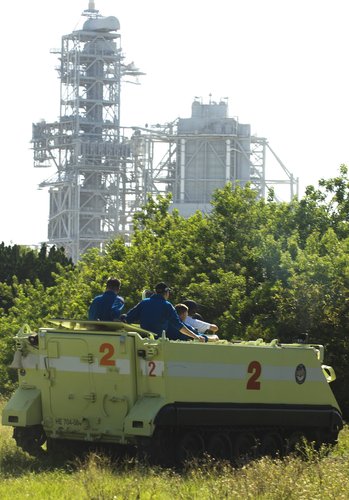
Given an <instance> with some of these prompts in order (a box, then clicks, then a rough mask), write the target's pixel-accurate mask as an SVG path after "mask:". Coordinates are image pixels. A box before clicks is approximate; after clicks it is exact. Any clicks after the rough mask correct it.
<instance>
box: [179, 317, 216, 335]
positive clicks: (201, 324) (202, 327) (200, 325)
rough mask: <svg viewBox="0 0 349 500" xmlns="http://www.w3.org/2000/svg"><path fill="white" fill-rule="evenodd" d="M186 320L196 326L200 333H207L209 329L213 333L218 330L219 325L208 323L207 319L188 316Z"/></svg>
mask: <svg viewBox="0 0 349 500" xmlns="http://www.w3.org/2000/svg"><path fill="white" fill-rule="evenodd" d="M186 322H187V323H188V325H190V326H193V327H194V328H196V329H197V330H198V332H199V333H205V332H206V331H207V330H210V331H211V332H213V333H215V332H217V331H218V326H217V325H214V324H211V323H206V321H201V319H195V318H192V317H190V316H188V317H187V319H186Z"/></svg>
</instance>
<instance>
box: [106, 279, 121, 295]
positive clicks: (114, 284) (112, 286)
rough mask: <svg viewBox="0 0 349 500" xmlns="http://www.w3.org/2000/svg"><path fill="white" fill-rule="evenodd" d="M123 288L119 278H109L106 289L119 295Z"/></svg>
mask: <svg viewBox="0 0 349 500" xmlns="http://www.w3.org/2000/svg"><path fill="white" fill-rule="evenodd" d="M120 287H121V281H120V280H118V279H117V278H109V279H108V281H107V284H106V289H107V290H108V291H112V292H115V293H118V291H119V290H120Z"/></svg>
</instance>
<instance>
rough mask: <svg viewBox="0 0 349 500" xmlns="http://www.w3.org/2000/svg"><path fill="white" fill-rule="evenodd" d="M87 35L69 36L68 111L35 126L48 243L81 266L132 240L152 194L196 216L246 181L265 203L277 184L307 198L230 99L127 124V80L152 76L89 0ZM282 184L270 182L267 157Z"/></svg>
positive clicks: (64, 63)
mask: <svg viewBox="0 0 349 500" xmlns="http://www.w3.org/2000/svg"><path fill="white" fill-rule="evenodd" d="M83 16H85V17H86V18H87V19H86V20H85V22H84V23H83V26H82V29H80V30H76V31H73V32H72V33H71V34H69V35H64V36H63V37H62V44H61V48H60V49H59V50H56V51H53V52H54V53H56V54H58V56H59V60H60V65H59V68H58V71H59V77H60V114H59V119H58V121H56V122H53V123H47V122H46V121H44V120H42V121H41V122H39V123H36V124H33V134H32V143H33V150H34V166H35V167H40V168H42V167H49V168H51V169H52V167H53V168H54V170H55V173H54V175H53V176H51V177H50V178H49V179H47V180H45V181H43V182H42V183H41V184H40V186H41V187H47V188H48V189H49V197H50V209H49V224H48V240H49V243H50V244H55V245H57V246H63V247H64V248H65V250H66V253H67V255H68V256H70V257H71V258H72V259H73V261H75V262H76V261H77V260H78V259H79V257H80V256H81V255H82V254H83V253H84V252H86V251H87V250H88V249H89V248H98V249H99V250H102V249H103V248H104V246H105V244H106V242H108V241H109V240H111V239H112V238H113V237H115V236H117V235H124V236H125V237H128V235H129V234H130V232H131V231H132V218H133V215H134V213H135V212H136V211H137V210H139V209H140V208H141V207H142V205H144V203H145V202H146V199H147V195H148V194H152V195H156V194H164V193H167V192H171V193H172V196H173V206H174V207H176V208H178V209H179V211H180V212H181V213H182V214H183V215H185V216H189V215H190V214H192V213H194V212H195V210H197V209H199V210H203V211H209V210H210V199H211V196H212V193H213V191H214V190H215V189H216V188H221V187H223V186H224V185H225V184H226V183H227V182H228V181H230V182H232V184H233V185H236V183H239V184H240V185H244V184H245V183H246V182H251V184H252V185H253V186H254V187H255V188H256V189H257V190H258V192H259V195H260V196H262V197H264V196H265V195H266V192H267V189H268V188H269V187H271V186H273V185H281V184H285V185H287V186H288V187H289V195H290V197H292V196H294V195H297V194H298V180H296V179H294V178H293V176H292V175H291V174H290V172H289V171H288V170H287V169H286V167H285V166H284V165H283V164H282V162H281V161H280V159H279V158H278V157H277V156H276V154H275V153H274V151H273V150H272V149H271V148H270V146H269V144H268V141H267V140H266V139H264V138H258V137H255V136H252V135H251V132H250V126H249V125H245V124H240V123H239V122H238V120H237V118H229V117H228V103H227V100H226V99H222V100H220V101H219V102H218V103H216V102H213V101H212V100H211V97H210V100H209V102H208V103H207V104H204V103H202V101H201V100H200V99H198V98H195V100H194V102H193V105H192V116H191V118H187V119H177V120H175V121H174V122H172V123H170V124H166V125H163V126H161V125H158V126H156V127H151V128H142V127H137V126H135V127H132V129H131V130H129V129H128V130H126V129H124V128H123V127H122V126H121V124H120V89H121V81H122V78H123V77H124V76H128V77H136V78H137V77H138V76H139V75H142V74H144V73H142V72H140V71H139V70H138V68H136V67H135V65H134V63H131V64H125V62H124V58H123V55H122V51H121V42H120V33H119V31H120V24H119V21H118V19H117V18H116V17H114V16H109V17H103V16H101V15H100V14H99V11H98V10H96V9H95V3H94V2H93V1H89V3H88V9H87V10H86V11H84V12H83ZM267 151H269V152H270V153H271V155H272V157H273V158H274V160H276V161H277V163H278V165H279V167H281V170H282V172H283V175H284V179H283V180H267V179H266V152H267Z"/></svg>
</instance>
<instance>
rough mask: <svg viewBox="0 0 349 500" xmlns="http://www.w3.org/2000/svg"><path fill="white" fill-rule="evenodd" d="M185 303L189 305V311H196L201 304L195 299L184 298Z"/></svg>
mask: <svg viewBox="0 0 349 500" xmlns="http://www.w3.org/2000/svg"><path fill="white" fill-rule="evenodd" d="M183 304H185V305H186V306H187V308H188V309H189V313H194V312H196V311H197V310H198V307H199V305H198V304H197V303H196V302H195V300H184V301H183Z"/></svg>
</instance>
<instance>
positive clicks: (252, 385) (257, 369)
mask: <svg viewBox="0 0 349 500" xmlns="http://www.w3.org/2000/svg"><path fill="white" fill-rule="evenodd" d="M247 371H248V373H252V375H251V376H250V378H249V379H248V381H247V385H246V389H250V390H252V391H259V390H260V388H261V383H260V381H259V380H258V379H259V377H260V374H261V372H262V366H261V364H260V363H259V362H258V361H251V363H250V364H249V365H248V368H247Z"/></svg>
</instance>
